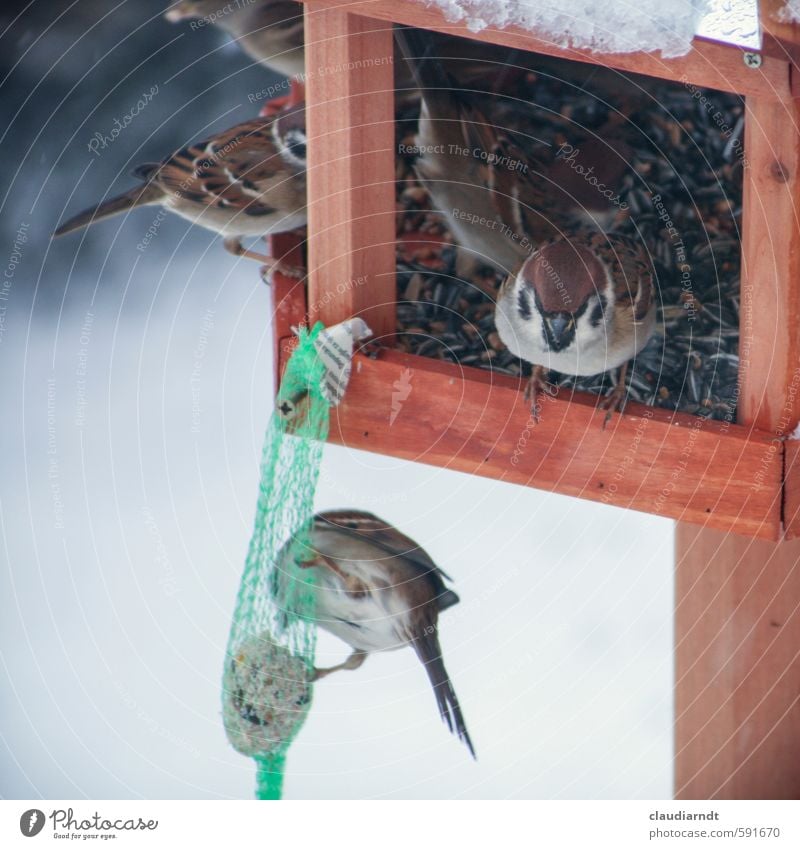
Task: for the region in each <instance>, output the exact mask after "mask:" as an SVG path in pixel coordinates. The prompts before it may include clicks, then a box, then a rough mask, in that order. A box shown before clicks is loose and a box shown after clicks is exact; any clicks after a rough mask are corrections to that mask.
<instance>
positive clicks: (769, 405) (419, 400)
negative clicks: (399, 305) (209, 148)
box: [273, 0, 800, 798]
mask: <svg viewBox="0 0 800 849" xmlns="http://www.w3.org/2000/svg"><path fill="white" fill-rule="evenodd" d="M305 7H306V10H305V26H306V30H305V33H306V67H307V78H306V80H305V83H306V103H307V131H308V137H309V145H308V191H309V198H308V202H309V227H308V264H309V278H308V284H307V287H305V286H303V285H301V284H298V283H297V281H296V280H289V279H286V278H281V277H280V275H277V279H276V281H275V286H274V289H273V292H274V304H273V306H274V309H273V316H274V322H275V327H274V330H275V339H276V362H277V363H278V368H279V369H281V368H282V367H283V364H284V363H285V362H286V358H287V355H288V351H289V350H290V348H291V345H292V339H293V334H292V332H291V329H290V328H291V327H292V325H297V324H300V323H303V322H310V323H311V324H313V323H314V322H315V321H322V322H324V323H325V324H326V325H331V324H335V323H338V322H340V321H343V320H345V319H347V318H350V317H352V316H360V317H361V318H363V319H364V320H365V321H366V322H367V324H368V325H369V326H370V327H371V328H372V330H373V331H374V334H375V336H376V337H377V338H379V339H381V340H382V341H383V342H384V343H386V344H388V347H386V348H385V349H383V350H382V351H381V352H380V353H379V354H378V356H377V357H376V358H370V357H366V356H356V358H355V361H354V368H353V377H352V380H351V383H350V387H349V389H348V392H347V394H346V396H345V398H344V401H343V402H342V404H341V405H340V406H339V407H338V408H337V409H336V410H335V411H334V412H333V413H332V418H331V425H330V436H329V439H330V441H332V442H335V443H338V444H341V445H347V446H348V447H352V448H357V449H362V450H366V451H372V452H377V453H381V454H387V455H391V456H393V457H399V458H402V459H406V460H412V461H416V462H421V463H427V464H431V465H436V466H442V467H447V468H450V469H454V470H458V471H461V472H466V473H470V474H476V475H482V476H484V477H490V478H496V479H499V480H504V481H507V482H509V483H515V484H519V485H523V486H531V487H535V488H538V489H542V490H547V491H551V492H557V493H561V494H566V495H572V496H575V497H578V498H584V499H588V500H592V501H599V502H602V503H606V504H613V505H615V506H618V507H623V508H628V509H632V510H640V511H644V512H648V513H655V514H658V515H661V516H665V517H668V518H671V519H674V520H676V521H677V532H676V582H677V583H676V586H677V593H676V612H675V631H676V633H675V659H676V660H675V662H676V669H675V709H676V718H675V736H676V740H675V795H676V797H677V798H761V797H763V798H796V797H797V796H798V795H800V758H798V757H797V750H798V746H799V745H800V695H798V683H797V682H798V680H800V660H799V658H800V651H798V646H800V611H799V610H798V608H799V607H800V565H799V564H800V542H797V541H793V540H796V539H797V538H798V537H800V463H798V462H797V454H798V447H797V446H798V445H800V442H794V441H791V440H789V439H788V437H789V435H790V434H791V433H792V431H793V429H794V428H795V426H796V425H797V423H798V420H799V419H800V215H799V214H798V208H797V206H796V204H797V203H798V201H800V191H799V188H800V135H799V134H798V133H799V131H800V122H799V120H798V119H799V118H800V115H798V105H797V104H798V100H797V99H796V98H798V97H800V81H799V80H800V77H799V76H798V75H799V74H800V28H798V27H797V26H795V25H793V24H787V23H781V22H780V21H779V16H778V14H777V9H778V2H766V3H762V4H761V7H760V17H761V29H762V33H763V45H762V49H761V50H760V51H759V52H757V53H753V52H746V51H744V50H741V49H739V48H736V47H733V46H728V45H725V44H721V43H717V42H713V41H707V40H703V39H699V38H696V39H695V40H694V42H693V44H692V49H691V50H690V52H689V53H688V54H686V55H685V56H682V57H680V58H672V59H663V58H659V57H658V56H656V55H653V54H650V53H644V52H642V53H633V54H625V55H621V54H614V55H601V54H598V53H592V52H589V51H583V50H576V49H565V48H562V47H558V46H555V45H554V44H553V43H551V42H550V41H548V40H547V39H546V38H540V37H537V35H536V34H535V33H531V32H528V31H523V30H520V29H515V28H507V29H502V30H498V29H491V28H487V29H485V30H483V31H482V32H479V33H474V32H471V31H468V30H467V28H466V25H465V24H460V23H453V22H452V21H448V20H446V19H445V17H444V16H443V14H442V12H441V11H440V10H439V9H437V8H435V7H429V6H427V5H425V4H421V3H419V2H413V0H328V2H315V1H314V2H312V0H308V2H306V3H305ZM392 23H399V24H406V25H411V26H416V27H422V28H426V29H430V30H434V31H439V32H445V33H449V34H453V35H459V36H462V37H467V38H472V39H478V40H481V41H487V42H493V43H496V44H499V45H504V46H507V47H509V48H516V49H519V50H525V51H530V52H533V53H540V54H546V55H550V56H557V57H562V58H565V59H570V60H574V61H577V62H584V63H595V64H601V65H605V66H608V67H612V68H616V69H619V70H621V71H628V72H636V73H639V74H644V75H649V76H651V77H656V78H660V79H664V80H670V81H673V82H679V83H684V84H686V83H687V82H688V83H691V84H693V85H696V86H701V87H705V88H712V89H718V90H722V91H726V92H733V93H736V94H739V95H742V96H744V97H745V149H746V154H747V159H748V161H749V167H748V168H746V170H745V172H744V199H743V213H742V227H741V251H742V279H741V297H740V321H741V325H740V351H742V352H743V351H745V350H747V351H748V355H747V356H741V357H740V372H739V379H740V386H739V399H738V405H737V421H736V423H735V424H730V423H728V422H720V421H714V420H710V419H702V418H698V417H695V416H691V415H687V414H681V413H676V412H671V411H668V410H663V409H655V408H652V407H644V406H641V405H637V404H634V403H629V404H628V405H627V406H626V408H625V411H624V413H623V414H621V415H615V416H614V418H613V420H612V421H611V422H610V424H609V426H608V427H607V428H605V429H603V427H602V422H603V417H604V411H603V410H599V409H596V398H594V397H592V396H585V397H580V396H573V397H572V398H571V399H570V400H562V399H560V398H559V399H555V400H553V401H552V403H548V405H547V415H546V416H543V417H542V419H541V421H540V422H539V424H538V425H537V426H536V428H535V432H534V433H533V434H532V435H531V436H530V438H529V439H528V440H527V443H526V448H525V451H524V452H523V453H521V454H520V452H517V453H516V455H515V449H516V447H517V444H518V440H519V437H520V434H521V433H523V432H524V431H526V429H528V427H529V417H530V411H529V409H528V406H527V405H526V403H525V402H524V401H523V399H522V391H521V388H522V387H521V384H520V381H519V380H518V379H515V378H512V377H508V376H503V375H497V374H493V373H492V372H489V371H485V370H480V369H476V368H469V367H465V366H462V365H459V364H454V363H447V362H442V361H439V360H434V359H430V358H426V357H420V356H413V355H410V354H405V353H401V352H399V351H394V350H392V349H391V338H392V335H393V334H394V333H395V327H396V305H395V304H396V300H397V294H396V283H395V238H396V237H395V129H394V96H393V95H394V84H393V67H392V56H393V38H392ZM315 69H336V71H337V72H335V73H322V72H317V71H316V70H315ZM364 69H368V70H366V71H365V70H364ZM289 248H290V243H289V242H287V240H286V237H278V238H276V239H275V240H274V244H273V249H274V250H278V251H279V253H281V254H283V253H285V252H286V251H287V250H289ZM276 255H277V254H276ZM409 376H410V377H409ZM409 380H410V384H411V387H412V390H411V391H410V392H407V393H403V394H404V398H403V403H402V413H401V414H400V415H392V413H393V404H396V401H395V399H396V393H397V387H398V386H402V385H403V382H405V383H406V384H408V383H409ZM512 458H513V460H514V461H513V462H512ZM620 469H624V470H625V472H624V474H623V475H619V474H618V471H619V470H620ZM612 482H613V483H614V487H613V495H611V496H609V491H610V489H611V484H612Z"/></svg>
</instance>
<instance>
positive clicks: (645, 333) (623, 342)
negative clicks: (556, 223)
mask: <svg viewBox="0 0 800 849" xmlns="http://www.w3.org/2000/svg"><path fill="white" fill-rule="evenodd" d="M653 281H654V272H653V268H652V265H651V263H650V260H649V257H648V256H647V254H646V252H645V250H644V249H643V248H642V247H641V245H640V244H638V243H637V242H634V241H633V240H632V239H629V238H627V237H625V236H622V235H620V234H602V233H597V232H592V231H581V232H579V233H578V234H576V235H575V236H574V237H573V238H571V239H567V238H559V239H556V240H554V241H552V242H550V243H548V244H546V245H543V246H542V247H541V248H539V249H538V250H537V251H536V252H535V253H534V254H533V255H532V256H531V257H530V258H529V259H527V260H526V261H525V262H524V263H523V265H522V267H521V268H520V270H519V272H518V273H517V274H514V275H511V276H509V277H508V278H507V279H506V281H505V282H504V283H503V285H502V286H501V287H500V291H499V293H498V298H497V309H496V311H495V323H496V325H497V332H498V334H499V335H500V338H501V339H502V340H503V342H504V343H505V345H506V346H507V347H508V349H509V350H510V351H512V352H513V353H514V354H516V356H518V357H521V358H522V359H523V360H527V361H528V362H529V363H532V364H533V366H534V369H533V375H532V376H531V379H530V382H529V384H528V388H527V390H526V398H528V399H529V400H530V401H531V407H532V410H533V414H534V418H537V417H538V402H539V393H541V392H548V393H549V392H551V390H550V389H549V387H548V386H547V384H546V383H545V381H544V379H543V378H544V372H545V371H546V370H547V369H555V370H556V371H559V372H563V373H564V374H573V375H590V374H599V373H600V372H603V371H608V370H609V369H612V368H619V373H618V376H617V381H616V385H615V387H614V389H613V390H612V391H611V393H610V394H609V395H608V396H607V397H606V399H605V400H604V401H603V402H602V403H601V407H603V408H604V409H606V410H607V414H606V418H605V421H604V425H603V426H604V427H605V424H606V423H607V422H608V420H609V419H610V417H611V414H612V413H613V412H614V410H617V409H620V407H621V405H622V403H623V401H624V397H625V376H626V373H627V366H628V361H629V360H630V359H632V358H633V357H634V356H635V355H636V354H638V353H639V351H641V350H642V348H644V346H645V345H646V344H647V342H648V340H649V339H650V337H651V335H652V333H653V330H654V327H655V315H656V305H655V289H654V282H653Z"/></svg>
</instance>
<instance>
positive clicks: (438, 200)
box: [395, 27, 626, 274]
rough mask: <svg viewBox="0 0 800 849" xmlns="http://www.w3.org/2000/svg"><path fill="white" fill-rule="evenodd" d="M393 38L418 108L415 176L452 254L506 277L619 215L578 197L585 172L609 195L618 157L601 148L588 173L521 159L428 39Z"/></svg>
mask: <svg viewBox="0 0 800 849" xmlns="http://www.w3.org/2000/svg"><path fill="white" fill-rule="evenodd" d="M395 37H396V39H397V41H398V43H399V45H400V48H401V50H402V52H403V54H404V56H405V57H406V60H407V61H408V64H409V65H410V67H411V68H412V70H413V72H414V76H415V78H416V82H417V85H418V86H419V88H420V93H421V98H422V104H421V108H420V116H419V125H418V131H417V138H416V144H415V149H414V150H413V151H412V152H413V153H414V154H415V155H416V160H415V162H414V168H415V171H416V174H417V177H418V179H419V180H420V182H421V183H422V184H423V186H425V188H426V189H427V191H428V193H429V194H430V196H431V199H432V201H433V205H434V207H435V208H436V209H437V210H439V211H440V212H442V213H443V214H444V215H445V216H446V217H447V219H448V224H449V226H450V228H451V230H452V231H453V235H454V237H455V240H456V242H457V243H458V244H459V245H461V246H462V247H465V248H468V249H469V250H471V251H473V252H474V253H475V254H477V255H478V256H479V257H480V258H481V260H482V261H483V262H485V263H487V264H489V265H493V266H494V267H495V268H497V269H498V270H499V271H500V272H501V273H504V274H509V273H511V272H512V271H513V270H514V269H516V268H518V267H519V265H520V263H521V262H522V261H523V260H525V259H526V258H527V257H528V256H530V254H531V252H532V250H533V249H534V248H535V247H536V246H538V245H540V244H542V243H544V242H546V241H550V240H552V239H553V238H555V237H556V236H558V235H559V234H560V233H562V232H564V231H565V230H569V229H573V228H574V227H575V226H576V225H577V224H579V223H581V222H582V221H586V220H587V219H588V220H591V221H593V222H594V224H595V225H596V226H600V227H604V226H607V225H608V224H609V223H610V222H611V221H612V220H613V218H614V217H615V215H616V214H617V211H618V207H614V206H613V205H612V204H611V203H610V202H606V201H607V197H604V196H603V195H602V194H601V193H600V192H598V191H595V190H594V187H593V186H592V187H591V188H587V185H586V183H587V181H586V180H585V179H584V173H585V169H586V168H589V167H592V168H593V169H594V171H593V172H592V173H591V174H590V177H594V179H595V180H598V182H602V184H603V185H605V184H608V185H609V186H611V187H615V186H617V185H618V183H619V182H620V180H621V178H622V175H623V174H624V172H625V168H626V161H625V157H624V154H623V155H620V153H619V152H618V151H617V150H615V149H614V148H613V147H610V146H609V147H608V149H607V151H604V154H605V155H602V154H601V153H598V151H597V150H593V152H592V155H591V159H592V160H593V163H590V162H588V158H587V161H586V164H585V165H580V166H576V167H570V166H571V164H572V161H570V162H568V161H567V160H566V158H565V157H557V156H556V151H547V149H546V148H545V146H544V145H540V146H539V148H538V149H534V147H533V146H532V145H530V144H526V145H525V149H523V148H522V146H521V144H517V143H516V142H515V141H512V139H511V138H510V137H509V135H508V134H507V133H505V132H504V131H503V130H502V129H501V128H499V127H497V126H495V125H494V124H493V123H492V121H490V120H487V119H486V118H485V117H484V115H483V114H482V113H481V112H480V110H479V109H478V108H477V107H476V106H475V103H474V100H475V98H474V96H472V94H471V93H470V92H465V91H461V90H459V89H458V87H457V85H456V84H455V83H454V81H453V79H452V77H451V76H450V75H449V74H448V73H447V71H446V70H445V69H444V67H443V66H442V64H441V63H440V62H439V60H438V59H437V58H436V57H435V54H436V50H437V47H436V42H435V40H434V39H433V38H432V36H431V34H430V33H428V32H426V31H424V30H416V29H412V28H400V27H398V28H396V29H395ZM596 144H597V145H601V146H602V142H599V141H597V142H596ZM590 147H591V146H590ZM573 161H574V157H573ZM595 172H596V173H595ZM587 198H588V203H589V206H587Z"/></svg>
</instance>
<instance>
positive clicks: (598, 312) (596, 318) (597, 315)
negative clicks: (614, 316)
mask: <svg viewBox="0 0 800 849" xmlns="http://www.w3.org/2000/svg"><path fill="white" fill-rule="evenodd" d="M602 320H603V303H602V301H601V302H598V303H597V304H595V307H594V309H593V310H592V314H591V315H590V316H589V321H590V322H591V325H592V327H597V325H598V324H600V322H601V321H602Z"/></svg>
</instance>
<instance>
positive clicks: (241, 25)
mask: <svg viewBox="0 0 800 849" xmlns="http://www.w3.org/2000/svg"><path fill="white" fill-rule="evenodd" d="M164 17H165V18H166V19H167V20H168V21H171V22H173V23H175V22H177V21H184V20H187V19H199V20H200V21H201V22H203V24H205V23H209V24H214V25H215V26H218V27H219V28H220V29H222V30H225V32H227V33H228V34H229V35H230V36H231V38H233V39H234V41H236V43H237V44H238V45H239V46H240V47H241V48H242V50H244V52H245V53H247V55H248V56H250V57H251V58H252V59H255V60H256V61H257V62H260V63H261V64H262V65H266V66H267V67H268V68H272V69H273V70H275V71H277V72H278V73H279V74H283V75H284V76H287V77H301V76H302V75H303V73H304V72H305V60H304V57H303V4H302V3H293V2H290V0H232V2H230V3H228V4H227V5H225V4H224V3H221V2H220V0H180V2H178V3H173V4H172V5H171V6H170V7H169V9H167V11H166V12H165V13H164ZM195 26H197V24H195Z"/></svg>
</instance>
